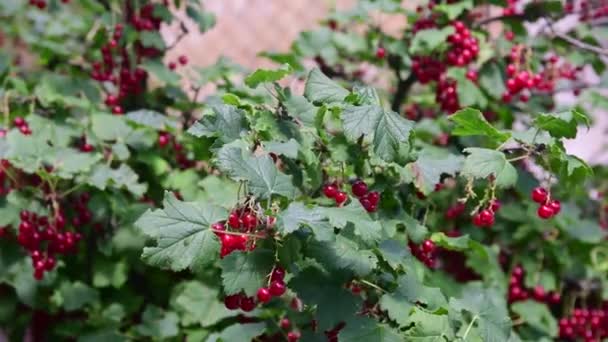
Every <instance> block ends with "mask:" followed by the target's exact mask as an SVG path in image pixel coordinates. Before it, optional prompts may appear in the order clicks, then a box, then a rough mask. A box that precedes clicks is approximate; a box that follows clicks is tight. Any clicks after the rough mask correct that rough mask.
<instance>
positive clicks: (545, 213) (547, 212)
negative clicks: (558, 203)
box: [537, 204, 553, 220]
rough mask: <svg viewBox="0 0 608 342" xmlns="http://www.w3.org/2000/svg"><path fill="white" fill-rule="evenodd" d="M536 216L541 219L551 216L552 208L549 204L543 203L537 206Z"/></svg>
mask: <svg viewBox="0 0 608 342" xmlns="http://www.w3.org/2000/svg"><path fill="white" fill-rule="evenodd" d="M537 214H538V217H540V218H542V219H545V220H546V219H548V218H550V217H551V216H553V208H551V207H550V206H549V205H546V204H543V205H541V206H540V207H538V211H537Z"/></svg>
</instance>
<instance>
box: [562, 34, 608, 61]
mask: <svg viewBox="0 0 608 342" xmlns="http://www.w3.org/2000/svg"><path fill="white" fill-rule="evenodd" d="M553 36H554V37H557V38H560V39H563V40H565V41H566V42H567V43H568V44H570V45H572V46H575V47H577V48H579V49H582V50H587V51H591V52H595V53H597V54H599V55H602V56H608V50H607V49H604V48H601V47H599V46H596V45H591V44H587V43H585V42H583V41H581V40H578V39H576V38H574V37H571V36H569V35H567V34H564V33H556V32H553Z"/></svg>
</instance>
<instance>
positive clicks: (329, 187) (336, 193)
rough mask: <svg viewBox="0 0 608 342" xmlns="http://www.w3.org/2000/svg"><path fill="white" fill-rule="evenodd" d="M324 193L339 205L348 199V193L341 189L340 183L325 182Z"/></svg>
mask: <svg viewBox="0 0 608 342" xmlns="http://www.w3.org/2000/svg"><path fill="white" fill-rule="evenodd" d="M323 194H324V195H325V197H328V198H332V199H333V200H334V201H336V204H337V205H338V206H342V204H344V202H346V200H347V199H348V194H347V193H346V192H344V191H342V190H340V186H339V185H338V183H336V182H333V183H331V184H325V185H324V186H323Z"/></svg>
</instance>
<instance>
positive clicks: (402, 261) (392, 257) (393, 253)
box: [378, 240, 412, 269]
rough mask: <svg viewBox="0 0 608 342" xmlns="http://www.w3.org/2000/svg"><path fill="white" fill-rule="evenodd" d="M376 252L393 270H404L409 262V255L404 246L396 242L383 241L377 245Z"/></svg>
mask: <svg viewBox="0 0 608 342" xmlns="http://www.w3.org/2000/svg"><path fill="white" fill-rule="evenodd" d="M378 250H379V252H380V255H381V257H382V259H383V260H384V261H386V262H387V263H388V264H389V266H391V267H392V268H393V269H397V268H399V267H401V268H402V269H405V268H406V267H407V264H408V263H409V262H410V260H411V257H412V255H411V253H410V251H409V248H407V246H406V244H405V243H403V242H400V241H397V240H384V241H382V242H381V243H380V244H379V245H378Z"/></svg>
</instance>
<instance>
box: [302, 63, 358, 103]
mask: <svg viewBox="0 0 608 342" xmlns="http://www.w3.org/2000/svg"><path fill="white" fill-rule="evenodd" d="M348 94H349V92H348V90H346V89H344V88H343V87H342V86H340V85H338V84H337V83H336V82H334V81H332V80H331V79H330V78H329V77H327V76H325V75H324V74H323V73H322V72H321V70H319V69H316V68H315V69H312V70H311V71H310V73H309V74H308V80H307V81H306V86H305V88H304V96H305V97H306V98H307V99H308V100H310V101H311V102H313V103H317V102H320V103H332V102H339V101H342V100H344V98H345V97H346V96H347V95H348Z"/></svg>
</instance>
